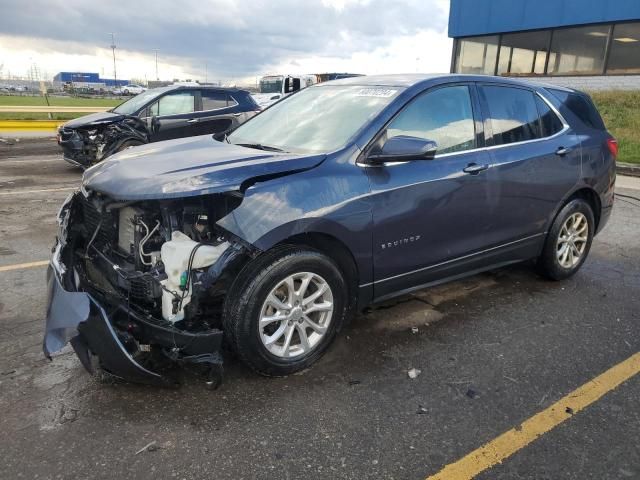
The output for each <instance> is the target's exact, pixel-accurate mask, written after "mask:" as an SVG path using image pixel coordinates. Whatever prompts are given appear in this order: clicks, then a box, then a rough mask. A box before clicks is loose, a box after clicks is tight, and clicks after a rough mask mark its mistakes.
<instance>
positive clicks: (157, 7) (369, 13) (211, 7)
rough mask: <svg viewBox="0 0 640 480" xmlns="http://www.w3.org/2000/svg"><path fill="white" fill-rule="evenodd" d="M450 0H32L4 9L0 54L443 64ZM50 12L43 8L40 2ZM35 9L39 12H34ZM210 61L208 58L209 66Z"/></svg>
mask: <svg viewBox="0 0 640 480" xmlns="http://www.w3.org/2000/svg"><path fill="white" fill-rule="evenodd" d="M447 10H448V0H393V1H392V0H315V1H312V0H310V1H308V2H299V1H298V0H279V1H278V2H265V1H264V0H243V1H242V2H239V1H237V0H184V2H180V4H176V2H175V1H173V0H138V2H137V3H136V8H135V9H121V8H114V6H113V4H112V3H111V2H108V1H106V2H102V3H98V4H95V3H87V2H84V1H83V0H30V1H29V2H27V3H25V4H24V5H22V4H20V5H18V4H15V3H14V4H7V5H6V7H3V8H2V15H0V64H2V63H4V73H5V75H6V72H7V71H9V70H10V71H11V73H12V74H14V75H22V76H26V75H27V72H28V71H29V68H30V66H31V64H32V63H35V64H37V65H38V66H39V68H40V70H41V72H46V73H48V74H49V75H50V76H51V75H53V74H55V73H57V72H58V71H95V72H98V73H100V74H101V75H103V76H104V77H112V76H113V73H112V72H113V62H112V59H111V50H110V49H109V48H108V47H109V44H110V37H109V32H111V31H113V32H115V33H116V44H117V45H118V48H117V50H116V55H117V69H118V77H119V78H132V77H136V78H141V79H144V78H145V77H146V78H148V79H152V78H155V59H154V55H155V54H154V49H158V50H159V52H160V53H159V66H158V67H159V68H158V69H159V74H160V77H161V78H162V79H172V78H194V79H204V78H205V69H206V70H207V72H208V80H220V81H223V82H233V81H238V79H242V78H248V79H253V80H255V77H256V76H260V75H262V74H265V73H274V72H279V73H321V72H327V71H346V72H357V73H399V72H415V71H416V70H417V71H421V72H444V71H448V69H449V58H450V53H451V42H450V40H448V38H447V36H446V18H447ZM43 11H46V12H51V14H50V15H49V14H48V15H41V12H43ZM36 17H38V21H37V22H35V21H34V18H36ZM205 66H206V67H205Z"/></svg>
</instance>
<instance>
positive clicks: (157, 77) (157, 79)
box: [154, 48, 160, 81]
mask: <svg viewBox="0 0 640 480" xmlns="http://www.w3.org/2000/svg"><path fill="white" fill-rule="evenodd" d="M154 52H156V81H159V80H160V77H159V76H158V49H157V48H156V49H155V50H154Z"/></svg>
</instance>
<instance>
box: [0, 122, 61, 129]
mask: <svg viewBox="0 0 640 480" xmlns="http://www.w3.org/2000/svg"><path fill="white" fill-rule="evenodd" d="M62 123H64V120H0V130H42V129H55V128H57V127H58V125H60V124H62Z"/></svg>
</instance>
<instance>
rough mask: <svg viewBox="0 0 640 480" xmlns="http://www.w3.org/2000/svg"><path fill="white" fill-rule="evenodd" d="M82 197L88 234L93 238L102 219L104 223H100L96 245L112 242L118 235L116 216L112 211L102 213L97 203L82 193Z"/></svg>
mask: <svg viewBox="0 0 640 480" xmlns="http://www.w3.org/2000/svg"><path fill="white" fill-rule="evenodd" d="M80 197H81V199H82V207H81V208H82V219H83V221H84V225H85V227H86V229H87V234H88V235H89V238H91V237H92V236H93V234H94V232H95V231H96V228H98V224H100V219H102V225H100V231H99V232H98V234H97V235H96V238H95V239H94V244H95V245H96V246H103V245H105V244H107V243H112V242H113V241H114V239H115V238H116V236H117V232H118V226H117V223H116V219H115V216H114V215H113V213H111V212H104V213H101V212H100V211H99V210H98V209H97V208H96V207H95V205H94V204H93V203H92V202H91V201H90V200H88V199H86V198H84V196H82V195H80Z"/></svg>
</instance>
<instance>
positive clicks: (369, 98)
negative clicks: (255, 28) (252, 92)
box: [228, 86, 401, 152]
mask: <svg viewBox="0 0 640 480" xmlns="http://www.w3.org/2000/svg"><path fill="white" fill-rule="evenodd" d="M400 90H401V89H400V88H397V87H363V86H321V87H310V88H305V89H304V90H301V91H300V92H298V93H296V94H295V95H292V96H290V97H287V98H286V99H284V100H282V101H280V102H278V103H276V104H274V105H273V106H271V107H270V108H268V109H267V110H265V111H264V112H262V113H261V114H260V115H257V116H256V117H254V118H252V119H251V120H250V121H248V122H247V123H245V124H243V125H241V126H240V127H238V128H237V129H236V130H235V131H234V132H233V134H231V135H230V136H229V138H228V140H229V142H230V143H235V144H252V145H263V146H268V147H272V148H273V147H275V148H278V149H282V150H284V151H303V152H329V151H333V150H337V149H338V148H340V147H342V146H344V145H345V144H346V143H347V141H348V140H349V139H350V138H351V137H352V136H353V135H354V134H355V133H356V132H357V131H358V130H360V128H362V126H363V125H364V124H365V123H366V122H367V121H369V120H370V119H372V118H373V117H374V116H375V115H376V114H377V113H378V112H380V111H381V110H382V109H383V108H384V107H385V106H386V105H388V104H389V103H390V102H391V100H392V99H393V98H395V96H396V95H397V94H398V93H399V92H400Z"/></svg>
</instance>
